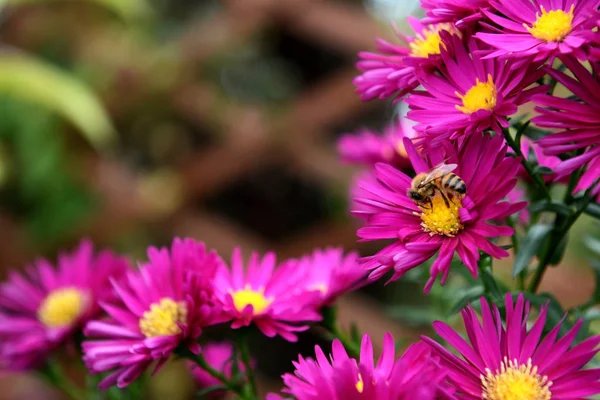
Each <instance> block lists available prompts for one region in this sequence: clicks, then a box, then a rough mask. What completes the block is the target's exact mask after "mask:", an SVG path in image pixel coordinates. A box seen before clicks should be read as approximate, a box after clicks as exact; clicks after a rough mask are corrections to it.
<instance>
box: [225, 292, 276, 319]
mask: <svg viewBox="0 0 600 400" xmlns="http://www.w3.org/2000/svg"><path fill="white" fill-rule="evenodd" d="M230 293H231V296H232V297H233V305H234V307H235V309H236V310H238V311H239V312H242V311H243V310H244V308H246V306H247V305H248V304H250V305H252V309H253V313H254V315H258V314H262V313H263V312H264V311H265V310H266V308H267V307H269V305H270V304H271V303H272V302H273V298H268V299H267V298H266V297H265V290H264V289H259V290H254V289H252V287H250V285H246V287H244V289H241V290H238V291H236V292H230Z"/></svg>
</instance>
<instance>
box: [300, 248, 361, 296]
mask: <svg viewBox="0 0 600 400" xmlns="http://www.w3.org/2000/svg"><path fill="white" fill-rule="evenodd" d="M296 268H297V269H298V270H305V271H307V272H308V277H307V280H306V283H307V288H308V290H312V291H317V292H318V293H319V298H318V301H317V304H318V306H319V307H320V306H322V305H331V304H332V303H333V302H334V301H335V300H336V299H337V298H338V297H339V296H341V295H343V294H344V293H347V292H351V291H353V290H357V289H358V288H360V287H362V286H364V285H366V284H367V283H368V282H367V280H366V274H367V273H366V271H365V269H364V268H363V267H362V266H361V265H360V264H359V263H358V253H357V252H351V253H348V254H346V255H344V249H342V248H339V247H338V248H328V249H325V250H318V249H317V250H315V251H313V253H312V254H310V255H307V256H304V257H302V258H301V259H300V260H298V263H297V266H296Z"/></svg>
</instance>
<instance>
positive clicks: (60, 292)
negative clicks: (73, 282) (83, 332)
mask: <svg viewBox="0 0 600 400" xmlns="http://www.w3.org/2000/svg"><path fill="white" fill-rule="evenodd" d="M87 303H88V302H87V298H86V296H85V294H84V293H82V292H81V291H80V290H78V289H75V288H61V289H56V290H54V291H52V292H50V294H49V295H48V296H46V298H45V299H44V301H42V304H41V305H40V307H39V308H38V311H37V314H38V319H39V320H40V322H42V323H43V324H44V325H46V326H47V327H48V328H59V327H62V326H67V325H71V324H72V323H74V322H75V321H76V320H77V318H79V317H80V316H81V314H82V313H83V312H84V310H85V308H86V307H87Z"/></svg>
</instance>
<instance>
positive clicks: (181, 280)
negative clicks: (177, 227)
mask: <svg viewBox="0 0 600 400" xmlns="http://www.w3.org/2000/svg"><path fill="white" fill-rule="evenodd" d="M148 260H149V261H148V262H147V263H143V264H141V265H140V269H139V271H129V273H128V274H127V276H126V279H123V281H122V282H117V281H113V282H112V283H113V287H114V288H115V290H116V292H117V294H118V296H119V299H118V301H117V302H114V303H109V302H107V303H101V306H102V308H103V309H104V310H105V311H106V313H107V314H108V316H109V318H108V319H103V320H95V321H91V322H89V323H88V324H87V325H86V327H85V329H84V333H85V335H86V336H87V340H86V341H84V342H83V344H82V347H83V351H84V361H85V363H86V365H87V366H88V368H89V369H90V371H91V372H92V373H100V372H104V371H110V370H113V372H111V373H110V374H109V375H108V376H106V377H105V378H104V379H103V380H102V382H100V388H101V389H106V388H108V387H110V386H112V385H115V384H116V385H117V386H118V387H120V388H122V387H125V386H127V385H129V384H130V383H132V382H133V381H135V380H136V379H137V378H138V377H139V376H140V375H141V374H142V373H143V372H144V371H145V370H146V369H147V368H148V367H149V366H151V365H152V364H153V363H156V369H155V372H156V371H157V370H158V369H159V368H160V367H161V366H162V365H163V364H164V363H165V362H166V361H167V360H168V358H169V356H170V355H171V354H172V353H173V351H174V350H175V349H176V348H178V347H179V346H183V347H184V348H187V349H188V350H189V351H191V352H192V353H195V354H198V352H199V351H200V348H199V345H198V343H197V342H196V340H197V339H198V337H199V336H200V334H201V333H202V329H203V328H204V327H206V326H208V325H213V324H216V323H219V322H223V321H224V319H223V318H222V316H221V315H220V310H219V309H218V307H215V306H214V299H213V297H212V288H211V284H212V281H211V279H213V276H214V274H215V272H216V269H217V268H218V266H219V265H221V263H222V261H221V259H220V258H219V257H218V256H217V254H216V253H215V252H214V251H207V249H206V247H205V246H204V244H203V243H201V242H196V241H195V240H192V239H183V240H182V239H178V238H176V239H174V240H173V244H172V245H171V249H170V251H169V249H165V248H162V249H157V248H153V247H150V248H149V249H148Z"/></svg>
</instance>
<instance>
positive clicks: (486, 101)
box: [455, 74, 497, 114]
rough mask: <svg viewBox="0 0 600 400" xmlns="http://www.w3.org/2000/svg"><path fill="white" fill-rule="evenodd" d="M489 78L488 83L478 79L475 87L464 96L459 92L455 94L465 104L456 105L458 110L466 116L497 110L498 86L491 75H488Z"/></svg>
mask: <svg viewBox="0 0 600 400" xmlns="http://www.w3.org/2000/svg"><path fill="white" fill-rule="evenodd" d="M487 78H488V80H487V82H481V81H479V78H477V79H476V80H475V86H473V87H472V88H471V89H469V90H468V91H467V93H465V94H464V96H463V95H461V94H460V93H458V92H456V93H455V94H456V95H457V96H458V97H459V98H460V99H461V100H462V103H463V105H462V106H459V105H458V104H457V105H456V109H457V110H459V111H462V112H464V113H465V114H472V113H474V112H475V111H479V110H488V111H492V110H493V109H494V108H496V100H497V92H496V85H495V84H494V81H493V80H492V75H491V74H488V76H487Z"/></svg>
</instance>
